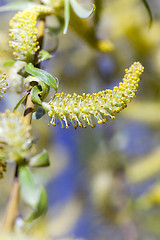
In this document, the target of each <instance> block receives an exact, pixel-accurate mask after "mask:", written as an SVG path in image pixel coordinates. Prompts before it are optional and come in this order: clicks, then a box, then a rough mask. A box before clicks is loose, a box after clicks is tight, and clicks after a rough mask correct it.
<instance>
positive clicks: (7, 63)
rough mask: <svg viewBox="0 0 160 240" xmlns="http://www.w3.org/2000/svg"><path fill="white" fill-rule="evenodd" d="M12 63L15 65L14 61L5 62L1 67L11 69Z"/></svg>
mask: <svg viewBox="0 0 160 240" xmlns="http://www.w3.org/2000/svg"><path fill="white" fill-rule="evenodd" d="M14 63H15V61H14V60H9V61H6V62H4V63H3V67H12V66H13V64H14Z"/></svg>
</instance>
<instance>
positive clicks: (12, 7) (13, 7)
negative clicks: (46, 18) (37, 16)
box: [0, 1, 36, 12]
mask: <svg viewBox="0 0 160 240" xmlns="http://www.w3.org/2000/svg"><path fill="white" fill-rule="evenodd" d="M35 5H36V4H35V3H28V2H27V1H26V2H22V1H17V2H13V3H8V4H6V5H3V6H1V7H0V12H6V11H17V10H23V9H25V8H28V7H33V6H35Z"/></svg>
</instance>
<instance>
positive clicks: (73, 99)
mask: <svg viewBox="0 0 160 240" xmlns="http://www.w3.org/2000/svg"><path fill="white" fill-rule="evenodd" d="M143 70H144V68H143V66H142V65H141V64H140V63H139V62H135V63H134V64H133V65H132V66H131V67H130V68H129V69H126V70H125V73H126V74H125V76H124V78H123V81H122V82H120V83H119V86H118V87H114V89H113V90H110V89H107V90H104V91H100V92H98V93H93V94H85V93H83V94H82V95H77V94H75V93H74V94H73V95H70V94H64V93H63V92H62V93H57V94H55V96H54V98H53V99H51V101H50V102H49V103H43V104H42V106H43V107H44V109H46V110H47V111H48V115H49V117H51V121H50V123H51V124H52V125H53V126H55V125H56V123H57V124H59V122H58V121H57V120H59V121H60V123H61V126H62V128H65V127H66V128H69V124H70V123H71V124H72V125H73V126H74V127H75V128H77V127H78V126H80V127H83V128H86V126H87V124H88V125H89V126H91V127H95V126H96V121H97V122H98V123H99V124H101V123H105V122H106V121H108V119H109V118H111V119H114V118H115V115H116V113H119V112H120V111H121V110H122V109H124V108H125V107H127V104H128V103H129V102H130V101H131V99H132V98H134V97H135V94H136V91H137V89H138V82H139V81H140V75H141V74H142V72H143Z"/></svg>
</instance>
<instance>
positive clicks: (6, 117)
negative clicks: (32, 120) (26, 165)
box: [0, 110, 34, 171]
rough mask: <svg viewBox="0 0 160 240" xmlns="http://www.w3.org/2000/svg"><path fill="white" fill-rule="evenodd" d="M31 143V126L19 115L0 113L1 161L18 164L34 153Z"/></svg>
mask: <svg viewBox="0 0 160 240" xmlns="http://www.w3.org/2000/svg"><path fill="white" fill-rule="evenodd" d="M32 143H33V138H32V135H31V126H28V125H27V123H26V121H25V118H24V117H23V116H22V115H21V113H19V112H16V111H15V112H10V111H9V110H6V111H5V113H0V156H1V158H2V159H4V160H5V161H8V160H10V161H16V162H18V161H20V160H22V159H25V158H27V157H28V156H30V154H32V153H33V152H34V146H33V144H32ZM1 158H0V159H1ZM0 161H1V160H0ZM0 171H1V164H0Z"/></svg>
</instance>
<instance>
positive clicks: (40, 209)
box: [26, 187, 48, 222]
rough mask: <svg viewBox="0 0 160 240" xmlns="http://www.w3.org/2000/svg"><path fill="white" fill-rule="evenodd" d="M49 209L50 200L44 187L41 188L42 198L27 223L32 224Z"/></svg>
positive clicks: (40, 197)
mask: <svg viewBox="0 0 160 240" xmlns="http://www.w3.org/2000/svg"><path fill="white" fill-rule="evenodd" d="M47 207H48V199H47V193H46V191H45V189H44V188H43V187H41V188H40V196H39V201H38V203H37V206H36V208H35V210H34V212H33V213H32V214H31V215H30V217H29V218H28V219H27V220H26V222H32V221H33V220H35V219H37V218H38V217H40V216H42V215H43V214H45V213H46V211H47Z"/></svg>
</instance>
